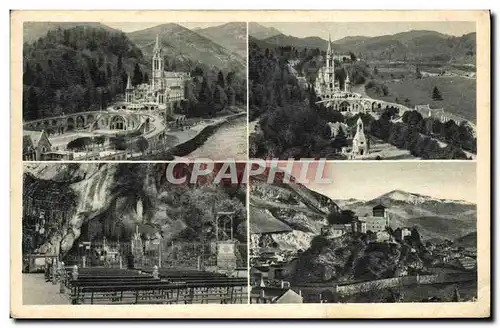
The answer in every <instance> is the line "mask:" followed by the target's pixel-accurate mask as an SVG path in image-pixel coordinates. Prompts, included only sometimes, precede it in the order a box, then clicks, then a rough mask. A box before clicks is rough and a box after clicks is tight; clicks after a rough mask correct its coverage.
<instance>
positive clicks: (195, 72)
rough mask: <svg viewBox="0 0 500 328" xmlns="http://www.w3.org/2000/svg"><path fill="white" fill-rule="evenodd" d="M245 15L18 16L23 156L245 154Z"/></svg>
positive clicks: (243, 156)
mask: <svg viewBox="0 0 500 328" xmlns="http://www.w3.org/2000/svg"><path fill="white" fill-rule="evenodd" d="M246 26H247V24H246V22H209V23H203V22H200V23H194V22H177V23H174V22H140V23H137V22H128V23H126V22H125V23H121V22H113V21H103V22H85V23H84V22H78V21H76V22H48V21H47V22H39V21H33V22H29V21H28V22H24V24H23V42H24V43H23V46H22V47H23V51H22V62H23V64H22V65H23V66H22V73H23V78H22V90H23V92H22V120H23V144H22V147H23V150H22V152H23V155H22V159H23V160H24V161H58V160H65V161H70V160H71V161H100V160H106V161H109V160H121V161H125V160H172V159H174V158H176V157H186V158H191V159H193V158H199V157H202V158H210V159H212V160H224V159H226V158H232V159H235V160H245V159H247V91H246V90H247V78H246V75H247V68H246V67H247V64H246V63H247V55H246V52H247V41H246V36H247V31H246Z"/></svg>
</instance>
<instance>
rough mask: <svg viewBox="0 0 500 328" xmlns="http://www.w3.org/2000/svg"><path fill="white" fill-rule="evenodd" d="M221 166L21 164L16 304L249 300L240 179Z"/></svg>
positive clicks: (245, 188)
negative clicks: (206, 169) (19, 297)
mask: <svg viewBox="0 0 500 328" xmlns="http://www.w3.org/2000/svg"><path fill="white" fill-rule="evenodd" d="M195 165H196V164H195ZM239 165H241V164H239ZM218 169H221V165H218V166H215V170H214V171H213V172H211V173H209V174H208V173H207V174H203V175H199V176H195V175H196V172H197V169H196V167H195V166H193V164H191V165H186V164H181V163H174V162H171V163H157V164H139V163H116V164H115V163H107V164H97V163H88V164H86V163H69V164H67V163H30V164H28V163H25V164H24V174H23V196H22V197H23V198H22V199H23V216H22V241H23V243H22V256H23V262H22V263H23V273H22V288H23V304H24V305H61V304H235V303H239V304H246V303H248V292H247V290H248V274H247V272H248V270H247V258H248V254H247V253H248V250H247V219H246V218H247V210H246V192H247V187H246V185H245V184H242V183H240V182H241V181H239V182H238V181H236V183H235V181H231V180H227V179H226V180H225V179H218V178H217V174H219V173H218V171H217V170H218ZM193 176H195V177H194V178H192V177H193ZM169 177H172V178H169ZM182 178H186V182H185V183H177V182H178V181H180V180H182ZM190 181H194V183H190ZM181 182H182V181H181Z"/></svg>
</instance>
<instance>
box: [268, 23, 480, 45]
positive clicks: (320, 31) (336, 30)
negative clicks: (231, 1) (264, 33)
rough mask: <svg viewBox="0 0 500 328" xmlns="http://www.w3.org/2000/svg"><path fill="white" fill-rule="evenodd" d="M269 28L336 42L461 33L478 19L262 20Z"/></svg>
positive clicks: (455, 34) (474, 28) (473, 30)
mask: <svg viewBox="0 0 500 328" xmlns="http://www.w3.org/2000/svg"><path fill="white" fill-rule="evenodd" d="M259 24H260V25H262V26H266V27H275V28H277V29H278V30H280V31H281V32H282V33H284V34H286V35H292V36H295V37H299V38H304V37H308V36H318V37H320V38H322V39H325V40H328V33H330V34H331V38H332V41H335V40H339V39H342V38H344V37H346V36H371V37H373V36H380V35H388V34H396V33H400V32H407V31H411V30H431V31H437V32H440V33H443V34H448V35H454V36H461V35H464V34H467V33H471V32H475V31H476V26H475V22H358V23H356V22H342V23H330V22H328V23H309V22H302V23H297V22H295V23H284V22H280V23H259Z"/></svg>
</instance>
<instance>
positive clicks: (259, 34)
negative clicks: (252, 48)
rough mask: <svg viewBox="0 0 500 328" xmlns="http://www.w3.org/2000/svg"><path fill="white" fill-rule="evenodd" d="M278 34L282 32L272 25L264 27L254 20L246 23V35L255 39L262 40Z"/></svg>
mask: <svg viewBox="0 0 500 328" xmlns="http://www.w3.org/2000/svg"><path fill="white" fill-rule="evenodd" d="M279 34H283V33H281V31H279V30H278V29H276V28H274V27H266V26H262V25H260V24H258V23H254V22H250V23H248V35H249V36H252V37H254V38H256V39H259V40H264V39H267V38H270V37H273V36H275V35H279Z"/></svg>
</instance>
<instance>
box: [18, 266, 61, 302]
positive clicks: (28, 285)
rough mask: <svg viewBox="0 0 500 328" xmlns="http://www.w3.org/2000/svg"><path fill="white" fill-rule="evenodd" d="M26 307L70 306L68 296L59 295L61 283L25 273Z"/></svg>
mask: <svg viewBox="0 0 500 328" xmlns="http://www.w3.org/2000/svg"><path fill="white" fill-rule="evenodd" d="M23 304H24V305H57V304H59V305H60V304H70V302H69V298H68V295H67V294H59V283H58V284H57V285H52V283H51V282H46V281H45V276H44V274H40V273H38V274H37V273H23Z"/></svg>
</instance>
